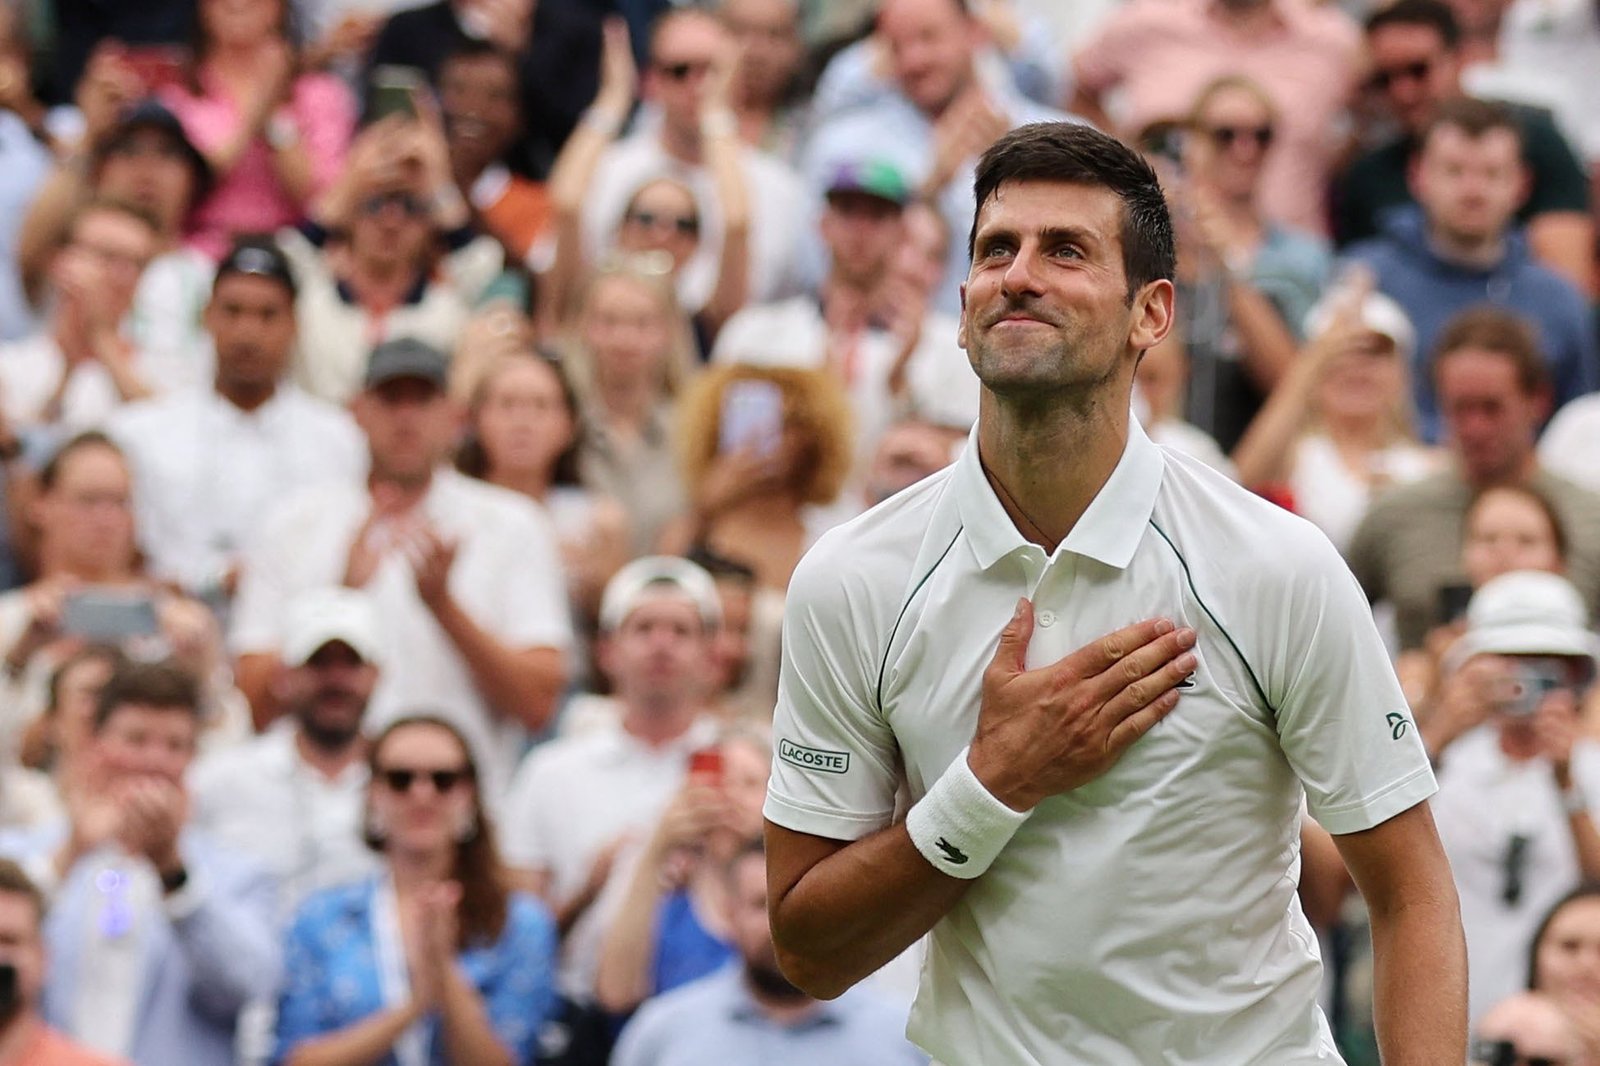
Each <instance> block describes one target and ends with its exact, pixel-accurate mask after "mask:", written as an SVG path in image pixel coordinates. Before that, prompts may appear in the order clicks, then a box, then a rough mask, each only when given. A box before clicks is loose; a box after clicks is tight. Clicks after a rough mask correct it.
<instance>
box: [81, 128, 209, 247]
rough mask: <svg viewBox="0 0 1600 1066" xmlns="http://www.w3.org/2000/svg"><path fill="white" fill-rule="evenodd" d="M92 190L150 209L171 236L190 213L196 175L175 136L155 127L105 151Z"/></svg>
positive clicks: (139, 132)
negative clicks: (98, 174) (98, 175)
mask: <svg viewBox="0 0 1600 1066" xmlns="http://www.w3.org/2000/svg"><path fill="white" fill-rule="evenodd" d="M95 191H96V192H97V193H99V195H101V196H103V197H105V198H106V199H108V200H124V201H126V202H128V203H130V204H133V205H134V206H135V207H140V208H143V209H144V210H146V211H148V212H150V213H151V214H152V215H154V216H155V217H156V218H157V219H159V220H160V222H161V228H162V230H163V231H164V232H165V233H166V235H167V236H169V237H170V236H172V235H174V234H176V233H177V232H178V230H179V229H180V228H181V227H182V226H183V220H184V218H185V217H186V216H187V215H188V213H189V207H190V205H191V204H192V202H193V200H194V193H195V175H194V171H193V170H192V169H191V168H190V166H189V158H188V156H187V155H186V154H185V153H184V150H183V146H182V145H180V144H179V143H178V141H177V139H176V138H175V137H173V136H172V135H171V134H170V133H164V132H162V131H161V130H158V129H149V128H146V129H139V130H134V131H133V132H132V133H130V134H128V136H126V137H124V138H123V139H122V141H121V143H119V144H118V145H117V146H116V147H115V148H112V149H111V150H110V151H108V152H107V153H106V157H105V161H104V162H102V163H101V165H100V177H99V180H98V181H97V182H96V185H95Z"/></svg>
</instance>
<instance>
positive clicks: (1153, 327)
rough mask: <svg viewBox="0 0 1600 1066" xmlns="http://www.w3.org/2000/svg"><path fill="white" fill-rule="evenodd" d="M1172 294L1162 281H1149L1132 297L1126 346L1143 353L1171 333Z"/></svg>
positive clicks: (1170, 286) (1170, 287)
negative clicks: (1130, 319)
mask: <svg viewBox="0 0 1600 1066" xmlns="http://www.w3.org/2000/svg"><path fill="white" fill-rule="evenodd" d="M1173 304H1174V292H1173V287H1172V282H1170V281H1168V280H1166V279H1165V278H1158V279H1156V280H1155V281H1149V282H1146V283H1145V284H1144V286H1143V287H1142V288H1141V289H1140V290H1139V291H1138V292H1137V293H1136V294H1135V295H1134V297H1133V308H1132V315H1131V318H1132V321H1131V322H1130V324H1129V329H1128V347H1130V348H1132V349H1134V350H1135V351H1139V352H1145V351H1149V350H1150V349H1151V348H1154V347H1155V346H1156V345H1158V344H1160V343H1161V342H1162V341H1163V340H1165V339H1166V337H1167V334H1168V333H1169V332H1171V330H1172V323H1173Z"/></svg>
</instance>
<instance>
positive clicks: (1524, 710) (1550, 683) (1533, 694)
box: [1495, 659, 1572, 718]
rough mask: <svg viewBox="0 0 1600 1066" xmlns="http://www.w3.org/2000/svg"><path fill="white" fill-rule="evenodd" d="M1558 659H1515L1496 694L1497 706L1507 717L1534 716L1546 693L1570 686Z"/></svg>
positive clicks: (1565, 671) (1563, 666)
mask: <svg viewBox="0 0 1600 1066" xmlns="http://www.w3.org/2000/svg"><path fill="white" fill-rule="evenodd" d="M1571 687H1572V685H1571V683H1570V682H1569V681H1568V680H1567V668H1566V664H1565V663H1563V662H1561V661H1560V660H1559V659H1514V660H1512V665H1511V676H1510V677H1509V678H1508V679H1507V680H1506V681H1505V682H1504V684H1503V685H1502V686H1501V687H1500V689H1499V690H1498V691H1497V693H1496V697H1497V698H1496V700H1495V707H1496V709H1497V710H1498V711H1499V712H1500V713H1501V714H1503V715H1505V716H1506V717H1507V718H1532V717H1533V716H1534V715H1535V714H1537V713H1538V711H1539V705H1540V704H1542V703H1543V702H1544V699H1545V697H1546V696H1548V695H1550V693H1552V692H1557V691H1559V690H1561V689H1567V688H1571Z"/></svg>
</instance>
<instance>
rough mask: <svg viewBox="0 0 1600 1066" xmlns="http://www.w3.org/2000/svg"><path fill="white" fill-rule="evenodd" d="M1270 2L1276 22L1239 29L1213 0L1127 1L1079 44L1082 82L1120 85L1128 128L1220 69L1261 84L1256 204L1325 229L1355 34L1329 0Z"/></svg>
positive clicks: (1180, 108)
mask: <svg viewBox="0 0 1600 1066" xmlns="http://www.w3.org/2000/svg"><path fill="white" fill-rule="evenodd" d="M1275 3H1276V7H1277V9H1278V13H1279V15H1280V18H1281V22H1282V25H1281V26H1280V27H1279V29H1278V30H1277V31H1275V32H1270V33H1267V34H1264V35H1261V36H1259V37H1243V36H1240V35H1239V34H1237V33H1235V32H1234V31H1233V29H1232V28H1231V27H1229V26H1228V25H1226V24H1225V23H1223V22H1221V21H1220V20H1219V19H1217V18H1214V17H1213V15H1212V6H1213V0H1130V2H1129V3H1128V4H1127V5H1126V6H1125V7H1123V8H1121V9H1119V10H1118V11H1117V12H1116V13H1115V14H1113V15H1112V16H1111V17H1110V18H1109V19H1107V20H1106V22H1105V24H1104V25H1103V26H1102V27H1101V29H1100V33H1099V35H1098V36H1096V37H1095V38H1094V39H1092V40H1090V41H1089V43H1088V44H1087V45H1085V46H1084V48H1083V49H1082V50H1081V51H1080V52H1079V53H1078V55H1077V58H1076V61H1075V66H1076V69H1077V77H1078V84H1079V86H1080V87H1081V88H1082V89H1084V91H1086V92H1088V93H1091V94H1094V95H1097V96H1098V95H1101V94H1103V93H1105V92H1106V91H1107V90H1109V89H1112V88H1118V89H1121V90H1122V92H1123V94H1124V97H1125V99H1124V101H1123V103H1124V106H1123V108H1122V109H1121V110H1122V112H1123V113H1122V115H1121V116H1120V117H1121V118H1122V122H1123V127H1124V129H1125V130H1127V131H1129V132H1130V133H1131V132H1133V131H1137V130H1140V129H1143V128H1144V127H1145V126H1146V125H1148V124H1149V123H1151V122H1155V121H1157V120H1161V119H1167V120H1171V119H1182V118H1186V117H1187V116H1188V114H1189V109H1190V107H1191V106H1192V105H1193V104H1194V100H1195V97H1196V96H1198V95H1199V94H1200V90H1201V89H1203V88H1205V87H1206V85H1207V84H1208V83H1210V82H1211V81H1213V80H1214V79H1216V78H1219V77H1221V76H1223V75H1225V74H1242V75H1245V76H1246V77H1249V78H1251V79H1253V80H1254V81H1256V82H1258V83H1260V85H1261V86H1262V88H1264V89H1266V91H1267V92H1268V93H1269V94H1270V95H1271V96H1272V98H1273V100H1274V101H1275V102H1276V104H1277V110H1278V130H1277V132H1278V139H1277V140H1276V141H1275V142H1274V143H1273V147H1272V154H1271V155H1270V156H1269V157H1268V159H1267V162H1266V168H1265V170H1264V172H1263V173H1262V176H1261V203H1262V208H1263V209H1264V210H1265V211H1266V213H1267V215H1268V216H1269V217H1270V218H1273V219H1275V220H1277V221H1279V222H1282V223H1284V224H1285V225H1289V226H1296V227H1299V228H1300V229H1304V230H1309V231H1310V232H1313V233H1325V232H1326V231H1327V228H1328V227H1327V218H1326V215H1325V212H1324V194H1325V190H1326V187H1327V180H1328V170H1329V168H1330V166H1331V165H1332V163H1333V153H1334V151H1335V150H1336V149H1337V147H1338V137H1337V132H1336V123H1337V120H1338V118H1339V116H1340V115H1341V114H1342V113H1343V111H1344V108H1345V105H1346V103H1347V102H1348V101H1349V100H1350V98H1351V94H1352V93H1353V91H1354V89H1355V84H1356V75H1357V71H1358V57H1359V49H1360V45H1361V35H1360V31H1359V30H1358V29H1357V28H1356V25H1355V24H1354V23H1353V22H1351V21H1350V19H1349V17H1348V16H1346V15H1345V14H1344V13H1343V12H1341V11H1339V10H1338V9H1337V8H1336V7H1334V6H1333V5H1332V4H1327V5H1323V6H1319V7H1312V6H1309V5H1308V4H1306V3H1305V2H1304V0H1275Z"/></svg>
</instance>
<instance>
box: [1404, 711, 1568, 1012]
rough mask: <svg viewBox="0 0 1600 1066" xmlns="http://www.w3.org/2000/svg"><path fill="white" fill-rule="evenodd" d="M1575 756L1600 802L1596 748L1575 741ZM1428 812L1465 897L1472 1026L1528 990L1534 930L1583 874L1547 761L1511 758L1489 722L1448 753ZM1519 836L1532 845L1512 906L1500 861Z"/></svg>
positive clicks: (1463, 921) (1463, 913)
mask: <svg viewBox="0 0 1600 1066" xmlns="http://www.w3.org/2000/svg"><path fill="white" fill-rule="evenodd" d="M1572 756H1573V758H1572V764H1573V765H1572V773H1573V778H1574V780H1575V782H1576V783H1577V786H1578V789H1579V791H1581V792H1582V793H1583V794H1584V795H1585V796H1588V797H1593V798H1595V799H1596V800H1600V745H1597V744H1596V743H1595V742H1594V741H1592V740H1579V741H1578V743H1577V745H1576V746H1575V747H1574V749H1573V753H1572ZM1433 818H1434V822H1435V823H1436V824H1437V825H1438V827H1439V839H1440V840H1442V841H1443V842H1444V849H1445V853H1446V854H1447V855H1448V856H1449V857H1450V869H1451V870H1452V871H1453V872H1454V873H1455V881H1456V891H1457V892H1458V893H1459V894H1460V897H1461V925H1462V927H1463V928H1464V929H1465V930H1466V934H1467V975H1468V977H1467V985H1468V987H1467V1004H1468V1013H1469V1014H1470V1016H1471V1022H1472V1024H1473V1025H1476V1024H1477V1022H1478V1019H1479V1018H1481V1017H1482V1016H1483V1014H1484V1012H1486V1011H1487V1010H1488V1009H1489V1008H1490V1007H1493V1006H1494V1005H1495V1004H1496V1003H1499V1002H1500V1001H1501V1000H1503V999H1505V998H1506V997H1507V996H1510V995H1511V994H1512V993H1514V992H1520V991H1522V990H1524V989H1525V988H1527V986H1528V985H1527V982H1528V951H1529V946H1530V945H1531V944H1532V942H1533V936H1534V933H1535V932H1536V931H1537V929H1538V927H1539V923H1540V922H1541V921H1542V920H1543V919H1544V916H1545V915H1546V914H1547V913H1549V911H1550V908H1551V907H1553V906H1555V904H1556V901H1558V900H1559V899H1561V897H1562V896H1564V895H1566V894H1567V893H1568V892H1570V891H1571V890H1572V889H1574V888H1577V887H1578V883H1579V881H1581V880H1582V872H1581V870H1580V868H1579V866H1578V855H1577V850H1576V848H1575V846H1574V844H1573V842H1572V829H1571V828H1570V826H1569V820H1568V818H1567V814H1566V811H1565V810H1564V809H1563V807H1562V804H1561V791H1560V790H1559V789H1558V788H1556V783H1555V778H1554V775H1553V774H1552V773H1551V771H1550V764H1549V763H1548V762H1547V761H1545V760H1544V759H1532V760H1527V761H1524V762H1513V761H1512V760H1511V759H1509V758H1507V757H1506V755H1505V753H1504V752H1502V751H1501V750H1500V735H1499V731H1498V730H1497V729H1496V728H1495V727H1494V726H1492V725H1491V726H1483V727H1480V728H1478V729H1475V730H1473V731H1472V732H1471V733H1468V734H1467V735H1466V736H1464V737H1462V738H1461V739H1460V740H1458V741H1456V742H1455V743H1454V744H1452V745H1451V746H1450V747H1449V748H1446V749H1445V752H1444V754H1443V756H1442V757H1441V759H1440V762H1439V795H1438V796H1437V797H1435V799H1434V801H1433ZM1517 834H1520V835H1522V836H1525V837H1527V838H1528V844H1527V845H1526V851H1525V859H1524V861H1523V863H1522V894H1521V897H1520V898H1519V899H1518V901H1517V902H1516V904H1515V905H1512V904H1508V903H1506V902H1505V899H1504V893H1505V888H1506V877H1507V867H1506V863H1507V857H1508V854H1509V849H1510V847H1511V838H1512V836H1513V835H1517Z"/></svg>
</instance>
